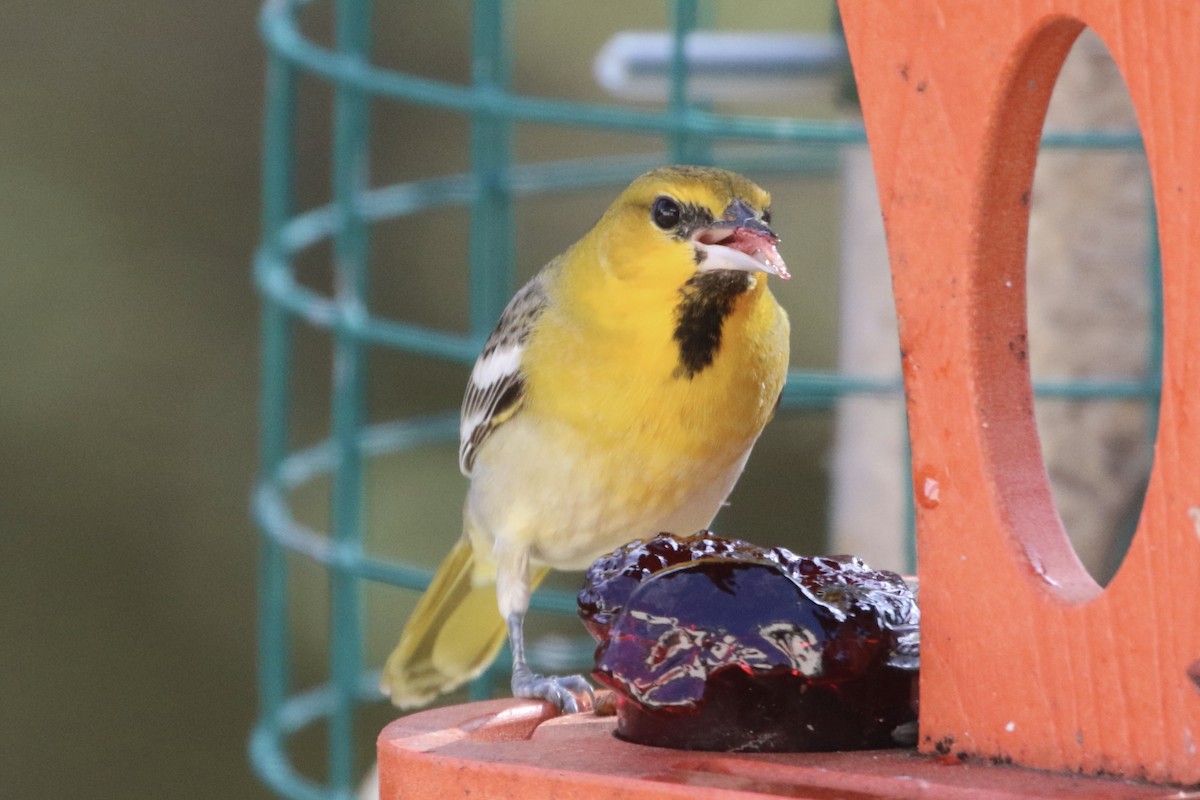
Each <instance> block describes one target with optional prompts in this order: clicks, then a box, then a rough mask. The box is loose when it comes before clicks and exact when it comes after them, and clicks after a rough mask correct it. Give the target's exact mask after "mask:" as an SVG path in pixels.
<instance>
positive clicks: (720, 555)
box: [579, 531, 919, 751]
mask: <svg viewBox="0 0 1200 800" xmlns="http://www.w3.org/2000/svg"><path fill="white" fill-rule="evenodd" d="M579 609H580V615H581V616H582V617H583V619H584V621H585V623H586V624H587V626H588V629H589V630H590V631H591V632H592V634H593V636H595V638H596V639H597V642H598V643H599V644H598V647H597V651H596V668H595V672H594V675H595V676H596V678H597V679H598V680H600V681H601V682H603V683H604V684H606V685H608V686H610V687H611V688H613V689H614V690H615V691H616V693H617V695H618V700H617V713H618V726H617V732H618V735H620V736H622V737H623V738H626V739H630V740H633V741H637V742H641V743H644V744H653V745H661V746H666V747H675V748H680V749H693V750H726V751H733V750H742V751H797V750H835V749H851V748H869V747H886V746H890V745H891V744H892V731H893V730H894V729H895V728H896V727H897V726H898V725H901V724H904V723H907V722H910V721H912V720H913V719H915V711H914V708H915V697H914V690H915V676H916V668H917V648H918V634H917V625H918V622H919V614H918V611H917V606H916V602H915V600H914V598H913V596H912V593H911V592H910V591H909V590H908V587H907V586H906V585H905V584H904V581H903V580H902V579H901V578H900V577H899V576H898V575H895V574H894V573H889V572H879V571H875V570H871V569H870V568H868V567H866V565H864V564H863V563H862V562H861V561H860V560H858V559H856V558H847V557H816V558H810V557H802V556H797V555H795V554H793V553H791V552H789V551H787V550H784V549H783V548H772V549H765V548H760V547H757V546H755V545H752V544H749V543H747V542H741V541H738V540H734V539H723V538H720V537H715V536H712V535H711V534H709V533H707V532H703V531H702V532H700V533H699V534H696V535H694V536H689V537H677V536H673V535H667V534H662V535H660V536H658V537H655V538H654V539H652V540H649V541H646V542H634V543H632V544H630V545H627V546H626V547H623V548H621V549H620V550H618V551H616V552H615V553H613V554H612V555H610V556H606V557H604V558H602V559H600V560H598V561H597V562H596V563H595V564H594V565H593V566H592V568H591V569H590V570H589V571H588V577H587V583H586V585H585V587H584V589H583V590H582V591H581V592H580V595H579Z"/></svg>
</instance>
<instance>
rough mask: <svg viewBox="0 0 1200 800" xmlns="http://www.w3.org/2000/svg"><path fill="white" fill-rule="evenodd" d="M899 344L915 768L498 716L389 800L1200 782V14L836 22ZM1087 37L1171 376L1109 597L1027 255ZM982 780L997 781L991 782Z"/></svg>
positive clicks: (912, 9) (418, 721)
mask: <svg viewBox="0 0 1200 800" xmlns="http://www.w3.org/2000/svg"><path fill="white" fill-rule="evenodd" d="M840 6H841V10H842V18H843V23H844V28H845V33H846V40H847V43H848V45H849V49H850V55H851V60H852V62H853V65H854V70H855V74H856V76H857V80H858V87H859V92H860V96H861V98H862V106H863V113H864V117H865V121H866V126H867V133H868V138H869V142H870V146H871V152H872V154H873V158H874V163H875V171H876V175H877V179H878V184H879V191H880V196H881V201H882V206H883V212H884V216H885V221H886V228H887V234H888V247H889V251H890V258H891V265H892V273H893V278H894V283H895V295H896V303H897V309H898V312H899V320H900V340H901V348H902V351H903V363H904V375H905V385H906V390H907V394H908V416H909V425H910V433H911V439H912V454H913V474H914V482H915V491H916V497H917V501H918V502H917V505H918V519H917V523H918V535H919V543H918V547H919V556H920V577H921V606H922V646H921V660H922V668H921V719H920V738H921V750H922V751H923V752H924V753H927V754H931V755H933V756H934V757H932V758H930V757H925V756H918V755H914V754H912V753H911V751H905V750H894V751H876V752H857V753H801V754H757V755H755V754H719V753H686V752H678V751H672V750H665V749H659V748H652V747H645V746H640V745H634V744H630V743H627V742H622V741H620V740H618V739H616V738H614V737H613V735H612V730H613V721H612V719H611V718H608V719H604V718H599V717H593V716H591V715H575V716H571V717H564V718H554V719H552V717H553V710H552V709H551V708H550V707H549V706H548V705H547V704H543V703H539V702H532V701H518V700H502V701H491V702H489V703H477V704H470V705H465V706H456V707H452V708H445V709H435V710H433V711H427V712H423V713H420V714H415V715H413V716H410V717H405V718H403V719H400V720H398V721H397V722H395V723H393V724H392V725H389V726H388V727H387V728H386V729H385V730H384V731H383V733H382V734H381V735H380V738H379V745H378V755H379V764H380V774H381V796H382V797H383V798H386V799H387V800H392V799H393V798H399V797H405V798H421V797H429V798H436V799H437V800H449V799H450V798H455V797H467V796H471V797H494V796H502V797H510V796H520V797H525V798H531V799H532V800H535V799H536V798H543V797H544V798H551V797H558V798H572V797H580V798H583V797H587V798H607V797H612V798H664V799H665V798H676V797H678V798H682V797H693V796H696V795H697V794H701V795H703V796H705V797H714V798H715V797H722V798H729V800H734V799H735V798H746V800H749V798H752V797H761V796H763V795H768V796H770V795H778V796H787V797H794V798H813V799H814V800H815V799H816V798H832V797H855V798H859V797H861V798H870V797H880V798H882V797H927V798H989V799H990V800H998V798H1014V800H1015V798H1028V797H1045V798H1064V797H1078V798H1085V797H1087V798H1103V797H1111V798H1117V797H1120V798H1134V797H1145V798H1169V797H1180V796H1192V795H1191V794H1189V793H1186V792H1180V791H1179V790H1178V788H1177V787H1173V788H1168V787H1166V786H1155V785H1152V784H1147V783H1132V782H1129V781H1127V780H1113V779H1103V778H1083V777H1079V776H1074V775H1066V774H1054V773H1051V772H1040V771H1034V770H1021V769H1013V768H1009V767H1001V766H992V765H991V762H1001V763H1004V764H1009V763H1012V764H1019V765H1025V766H1031V767H1039V768H1042V769H1046V770H1054V771H1056V772H1058V773H1079V772H1082V773H1096V774H1101V773H1107V774H1110V775H1117V776H1122V777H1124V778H1144V779H1148V780H1150V781H1157V782H1162V783H1169V784H1196V783H1200V755H1198V749H1200V400H1198V399H1197V397H1200V3H1196V2H1192V0H1011V1H1010V2H998V1H997V0H953V1H952V2H939V0H903V1H902V2H901V1H899V0H897V1H896V2H891V1H885V0H841V2H840ZM1085 26H1090V27H1091V28H1093V29H1094V30H1095V32H1096V33H1097V34H1098V35H1099V36H1100V37H1101V38H1102V39H1103V40H1104V41H1105V43H1106V44H1107V45H1108V47H1109V50H1110V51H1111V53H1112V55H1113V57H1114V59H1115V60H1116V62H1117V64H1118V66H1119V67H1120V68H1121V70H1122V72H1123V74H1124V76H1125V80H1126V84H1127V85H1128V87H1129V91H1130V95H1131V96H1132V100H1133V105H1134V108H1135V109H1136V111H1137V114H1138V118H1139V120H1140V123H1141V128H1142V134H1143V137H1144V139H1145V146H1146V154H1147V158H1148V160H1149V164H1150V170H1151V173H1152V178H1153V183H1154V192H1155V200H1156V203H1157V208H1158V218H1159V226H1160V229H1159V237H1160V245H1161V251H1162V258H1163V281H1164V287H1163V288H1164V297H1165V301H1164V318H1165V321H1164V324H1165V331H1164V334H1165V349H1164V354H1163V392H1162V400H1161V414H1160V419H1159V430H1158V440H1157V443H1156V453H1155V462H1154V468H1153V473H1152V477H1151V480H1150V485H1149V488H1148V490H1147V493H1146V500H1145V506H1144V508H1143V512H1142V518H1141V520H1140V523H1139V526H1138V530H1137V534H1136V536H1135V537H1134V540H1133V543H1132V546H1131V548H1130V551H1129V553H1128V555H1127V556H1126V558H1125V562H1124V564H1123V565H1122V566H1121V569H1120V571H1119V572H1118V573H1117V575H1116V576H1115V577H1114V578H1113V580H1112V582H1111V583H1110V584H1109V586H1108V587H1107V588H1106V589H1103V590H1102V589H1101V588H1100V587H1099V586H1098V585H1097V584H1096V583H1095V582H1094V581H1093V580H1092V579H1091V577H1090V576H1089V575H1088V574H1087V572H1086V571H1085V570H1084V568H1083V567H1082V566H1081V565H1080V563H1079V561H1078V559H1077V558H1076V556H1075V553H1074V551H1073V550H1072V548H1071V545H1070V542H1069V541H1068V539H1067V536H1066V534H1065V532H1064V531H1063V528H1062V524H1061V522H1060V520H1059V518H1058V515H1057V513H1056V511H1055V508H1054V504H1053V501H1052V499H1051V495H1050V490H1049V487H1048V484H1047V479H1046V475H1045V469H1044V467H1043V465H1042V461H1041V457H1040V452H1039V445H1038V437H1037V430H1036V426H1035V423H1034V417H1033V393H1032V389H1031V386H1030V379H1029V368H1028V359H1027V350H1028V342H1027V339H1026V324H1025V242H1026V235H1027V223H1028V215H1029V202H1030V191H1031V187H1032V184H1033V168H1034V163H1035V161H1036V158H1037V150H1038V142H1039V138H1040V133H1041V127H1042V120H1043V117H1044V115H1045V112H1046V107H1047V104H1048V103H1049V99H1050V93H1051V90H1052V89H1053V86H1054V83H1055V79H1056V77H1057V75H1058V71H1059V69H1060V67H1061V65H1062V62H1063V59H1064V58H1065V57H1066V54H1067V52H1068V50H1069V49H1070V47H1071V45H1072V43H1073V42H1074V40H1075V38H1076V36H1078V34H1079V33H1080V31H1081V30H1083V28H1084V27H1085ZM972 757H979V758H972Z"/></svg>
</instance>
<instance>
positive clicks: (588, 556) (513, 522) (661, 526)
mask: <svg viewBox="0 0 1200 800" xmlns="http://www.w3.org/2000/svg"><path fill="white" fill-rule="evenodd" d="M524 422H525V421H524V420H522V419H520V418H518V419H514V420H512V421H510V422H509V423H507V424H505V425H504V426H502V427H501V428H500V429H498V430H497V431H496V432H495V433H494V434H493V436H492V439H491V440H489V441H488V443H487V444H488V446H487V448H485V449H484V450H483V452H481V453H480V457H479V460H478V461H477V462H476V464H475V469H474V472H473V474H472V481H471V490H470V494H469V495H468V500H467V504H468V514H469V515H470V517H471V518H472V520H473V521H474V523H475V524H474V525H473V526H470V528H472V530H471V534H472V538H473V540H474V544H475V546H476V548H477V551H480V552H486V550H485V548H487V549H493V550H494V549H503V550H507V549H510V548H512V549H524V550H525V551H527V552H528V554H529V558H530V560H531V561H532V562H533V563H538V564H544V565H546V566H550V567H554V568H556V569H575V570H578V569H585V568H587V566H588V565H589V564H591V562H592V561H594V560H595V559H596V558H597V557H599V556H601V555H604V554H605V553H608V552H611V551H612V550H615V549H616V548H618V547H620V546H621V545H623V544H626V543H627V542H630V541H633V540H634V539H643V538H647V537H650V536H653V535H654V534H656V533H659V532H661V531H670V532H673V533H679V534H690V533H694V532H695V531H697V530H699V529H701V528H705V527H707V526H708V525H709V524H710V523H711V522H712V519H713V517H715V516H716V514H717V511H719V510H720V508H721V505H722V503H724V502H725V498H726V497H728V495H729V492H730V491H731V490H732V489H733V486H734V484H735V483H736V482H737V479H738V477H739V476H740V475H741V473H742V468H743V467H744V466H745V463H746V459H747V458H748V457H749V455H750V448H751V446H752V445H753V441H752V440H751V441H747V442H740V443H738V444H737V445H735V446H733V447H730V448H729V449H728V452H725V453H722V454H720V457H719V458H709V459H707V461H706V463H705V464H704V465H700V466H697V465H696V464H686V463H684V462H683V460H682V459H678V458H673V457H672V456H671V455H670V454H665V453H655V454H653V455H651V456H650V457H648V458H647V457H643V458H642V459H641V460H634V459H633V458H632V457H631V456H630V454H629V453H628V452H626V451H625V450H624V449H623V448H621V447H620V446H619V443H615V444H614V445H613V446H610V447H597V446H596V443H595V442H594V441H593V440H591V439H590V438H589V439H588V441H580V440H579V439H576V438H575V437H577V436H578V434H577V433H574V432H572V431H571V430H569V429H567V428H565V427H561V428H560V427H555V426H548V425H546V424H544V423H543V424H541V425H538V426H534V425H530V424H524Z"/></svg>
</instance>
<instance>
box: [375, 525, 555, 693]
mask: <svg viewBox="0 0 1200 800" xmlns="http://www.w3.org/2000/svg"><path fill="white" fill-rule="evenodd" d="M474 572H475V553H474V551H473V549H472V547H471V543H470V540H469V539H467V537H465V536H464V537H463V538H462V539H460V540H459V541H458V543H457V544H456V545H455V546H454V549H453V550H451V551H450V554H449V555H448V556H446V558H445V560H443V561H442V564H441V566H439V567H438V571H437V574H436V575H434V577H433V582H432V583H430V584H429V588H428V589H426V590H425V594H423V595H422V596H421V599H420V600H419V601H418V602H417V607H416V609H415V610H414V611H413V613H412V616H411V617H409V618H408V622H407V623H406V624H405V626H404V631H403V633H401V634H400V643H399V644H398V645H396V649H395V650H393V651H392V654H391V656H389V657H388V660H387V665H386V666H385V667H384V669H383V679H382V681H381V686H380V688H381V689H382V690H383V692H384V693H385V694H388V695H391V698H392V702H393V703H395V704H396V705H397V706H399V707H400V708H414V707H416V706H420V705H424V704H425V703H428V702H429V701H431V700H433V699H434V698H436V697H437V696H438V695H440V694H444V693H446V692H449V691H452V690H453V689H455V688H457V687H458V686H460V685H462V684H463V683H466V682H467V681H469V680H471V679H472V678H475V677H477V676H478V675H479V674H480V673H482V672H483V671H484V670H485V669H487V667H488V665H490V664H491V663H492V661H494V660H495V658H496V654H497V653H498V652H499V651H500V647H501V646H502V645H503V644H504V639H505V637H506V635H507V632H508V631H507V626H506V624H505V621H504V619H503V618H502V617H501V616H500V611H499V609H498V608H497V606H496V589H495V586H494V585H492V584H490V583H484V584H480V585H475V584H474V583H473V581H472V575H473V573H474ZM545 574H546V570H545V569H537V570H535V571H534V574H533V575H531V583H532V586H537V584H538V583H540V582H541V580H542V578H543V577H544V576H545Z"/></svg>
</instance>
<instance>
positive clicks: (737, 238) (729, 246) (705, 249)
mask: <svg viewBox="0 0 1200 800" xmlns="http://www.w3.org/2000/svg"><path fill="white" fill-rule="evenodd" d="M778 244H779V237H778V236H776V235H775V233H774V231H772V230H771V229H770V228H769V227H767V224H766V223H765V222H763V221H762V220H761V219H760V218H759V217H758V216H757V215H756V214H755V213H754V211H753V210H752V209H751V208H750V207H749V206H747V205H746V204H745V203H743V202H742V201H741V200H734V201H733V203H732V205H730V206H729V208H727V209H726V210H725V218H724V219H722V220H720V221H719V222H716V223H714V224H712V225H710V226H709V227H707V228H702V229H701V230H699V231H697V232H696V234H695V235H694V236H692V245H693V246H694V247H695V248H696V254H697V257H698V260H699V262H700V265H699V267H698V269H699V270H700V271H701V272H712V271H714V270H719V269H732V270H738V271H740V272H766V273H769V274H771V275H777V276H778V277H780V278H783V279H784V280H787V279H789V278H791V277H792V275H791V273H790V272H788V270H787V264H785V263H783V256H781V255H779V250H778V249H777V247H776V246H777V245H778Z"/></svg>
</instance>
